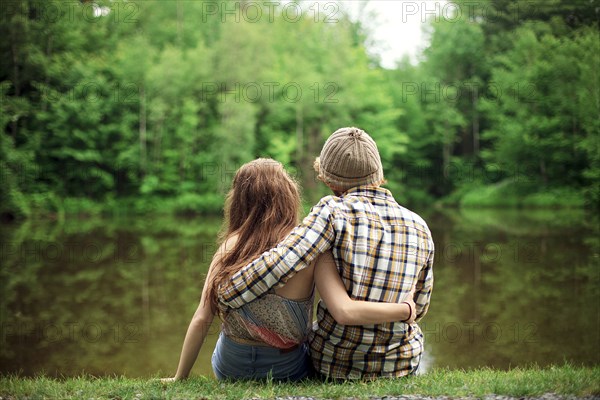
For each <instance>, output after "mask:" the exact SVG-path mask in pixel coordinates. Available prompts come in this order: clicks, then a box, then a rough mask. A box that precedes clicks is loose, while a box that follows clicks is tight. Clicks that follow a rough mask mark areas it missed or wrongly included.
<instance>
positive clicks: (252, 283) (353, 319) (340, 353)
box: [164, 128, 434, 381]
mask: <svg viewBox="0 0 600 400" xmlns="http://www.w3.org/2000/svg"><path fill="white" fill-rule="evenodd" d="M315 169H316V171H317V173H318V178H319V179H320V180H321V181H323V182H324V183H325V184H326V185H327V186H328V187H329V188H330V189H331V190H332V191H333V193H334V195H333V196H327V197H324V198H322V199H321V200H320V201H319V202H318V203H317V204H316V205H315V206H314V207H313V208H312V209H311V211H310V213H309V215H308V216H307V217H306V218H305V219H304V220H303V221H302V223H301V224H300V225H297V223H298V220H297V219H298V214H299V211H300V193H299V189H298V186H297V184H296V183H295V182H294V180H293V179H292V178H290V176H289V175H288V174H287V173H286V171H285V170H284V168H283V166H282V165H281V164H280V163H278V162H276V161H274V160H268V159H258V160H255V161H252V162H250V163H248V164H245V165H244V166H242V167H241V168H240V169H239V170H238V171H237V173H236V175H235V178H234V180H233V187H232V189H231V191H230V192H229V194H228V196H227V202H226V206H225V230H224V237H223V241H222V244H221V246H220V247H219V249H218V250H217V252H216V254H215V256H214V258H213V260H212V263H211V265H210V269H209V272H208V275H207V279H206V282H205V284H204V290H203V293H202V299H201V301H200V305H199V306H198V309H197V311H196V313H195V314H194V317H193V319H192V321H191V323H190V326H189V328H188V331H187V334H186V336H185V340H184V343H183V349H182V351H181V357H180V360H179V367H178V368H177V373H176V375H175V377H174V378H168V379H164V381H172V380H179V379H184V378H186V377H187V376H188V374H189V373H190V370H191V369H192V366H193V364H194V362H195V360H196V358H197V356H198V352H199V350H200V347H201V346H202V343H203V342H204V339H205V337H206V335H207V332H208V330H209V327H210V325H211V323H212V320H213V317H214V315H215V314H219V316H220V318H221V320H222V321H223V329H222V332H221V334H220V337H219V340H218V342H217V345H216V348H215V350H214V353H213V356H212V366H213V370H214V373H215V375H216V377H217V378H218V379H263V378H272V379H275V380H292V381H295V380H301V379H303V378H306V377H311V376H312V377H321V378H325V379H327V378H329V379H333V380H338V379H342V380H343V379H370V378H375V377H400V376H404V375H409V374H413V373H414V372H415V371H416V370H417V367H418V366H419V361H420V360H421V354H422V352H423V334H422V332H421V330H420V328H419V326H418V325H417V323H416V322H417V321H419V319H420V318H421V317H423V315H424V314H425V313H426V311H427V308H428V307H429V300H430V295H431V289H432V284H433V270H432V267H433V251H434V248H433V241H432V239H431V233H430V232H429V229H428V227H427V224H426V223H425V222H424V221H423V219H421V218H420V217H419V216H418V215H417V214H415V213H413V212H411V211H409V210H407V209H406V208H404V207H401V206H400V205H398V203H396V201H395V200H394V198H393V197H392V194H391V193H390V192H389V191H388V190H386V189H384V188H382V187H380V184H382V183H384V178H383V168H382V165H381V159H380V156H379V152H378V150H377V145H376V144H375V142H374V141H373V139H372V138H371V137H370V136H369V135H368V134H367V133H366V132H364V131H362V130H360V129H357V128H343V129H340V130H338V131H336V132H335V133H333V134H332V135H331V137H330V138H329V139H328V140H327V142H326V143H325V145H324V147H323V149H322V151H321V154H320V157H319V158H317V159H316V161H315ZM315 284H316V287H317V290H318V291H319V295H320V298H321V300H320V301H319V303H318V305H317V319H316V321H315V322H314V325H313V323H312V316H313V312H312V309H313V303H314V301H313V298H314V286H315Z"/></svg>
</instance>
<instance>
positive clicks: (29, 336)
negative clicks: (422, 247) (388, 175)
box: [0, 210, 600, 377]
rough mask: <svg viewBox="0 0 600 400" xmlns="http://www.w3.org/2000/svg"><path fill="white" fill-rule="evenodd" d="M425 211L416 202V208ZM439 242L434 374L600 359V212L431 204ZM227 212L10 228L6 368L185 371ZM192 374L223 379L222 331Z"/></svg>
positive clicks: (2, 304)
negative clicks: (186, 345) (214, 367)
mask: <svg viewBox="0 0 600 400" xmlns="http://www.w3.org/2000/svg"><path fill="white" fill-rule="evenodd" d="M417 211H418V210H417ZM421 214H422V215H423V216H424V217H425V219H426V220H427V222H428V223H429V226H430V228H431V230H432V233H433V236H434V241H435V244H436V261H435V267H434V271H435V274H434V275H435V284H434V293H433V296H432V302H431V307H430V311H429V313H428V315H427V316H426V317H425V318H424V319H423V321H422V322H421V326H422V329H423V331H424V332H425V335H426V345H425V347H426V353H425V356H424V359H423V362H422V366H423V368H424V370H430V369H432V368H438V367H449V368H465V369H469V368H475V367H481V366H488V367H495V368H500V369H506V368H510V367H516V366H526V365H533V364H537V365H540V366H545V365H549V364H562V363H564V362H571V363H573V364H576V365H597V364H599V363H600V255H599V253H600V244H599V237H600V236H599V234H600V232H599V231H598V216H597V215H589V214H588V215H586V214H585V213H584V212H583V211H553V210H546V211H535V212H533V211H516V210H511V211H490V210H478V211H465V210H462V211H461V210H446V211H436V212H429V213H427V212H422V213H421ZM219 225H220V220H219V219H215V218H203V217H193V218H185V219H176V218H170V217H169V218H167V217H158V216H149V217H140V218H136V219H125V220H124V219H100V218H92V219H70V220H67V221H64V222H56V221H27V222H25V223H24V224H21V225H15V224H12V225H4V226H2V227H1V228H0V235H1V236H0V238H1V240H2V241H1V244H2V247H1V254H0V256H1V257H0V260H1V263H2V265H1V267H0V291H1V292H0V294H1V298H0V327H1V336H0V340H1V343H0V373H4V374H5V373H19V374H21V375H34V374H39V373H46V374H48V375H54V376H72V375H79V374H82V373H87V374H92V375H114V374H124V375H126V376H129V377H153V376H171V375H172V374H174V372H175V369H176V366H177V361H178V358H179V352H180V349H181V344H182V342H183V337H184V335H185V331H186V328H187V324H188V323H189V320H190V318H191V316H192V315H193V313H194V310H195V309H196V306H197V303H198V300H199V298H200V292H201V288H202V284H203V281H204V276H205V273H206V271H207V268H208V265H209V263H210V260H211V257H212V254H213V252H214V250H215V247H216V246H215V237H216V234H217V232H218V230H219ZM211 331H212V333H211V336H210V337H209V338H208V339H207V341H206V343H205V344H204V346H203V348H202V352H201V354H200V356H199V359H198V361H197V363H196V366H195V367H194V370H193V374H204V375H212V371H211V368H210V356H211V353H212V350H213V348H214V344H215V341H216V338H217V334H218V331H219V324H218V323H215V324H214V325H213V327H212V330H211Z"/></svg>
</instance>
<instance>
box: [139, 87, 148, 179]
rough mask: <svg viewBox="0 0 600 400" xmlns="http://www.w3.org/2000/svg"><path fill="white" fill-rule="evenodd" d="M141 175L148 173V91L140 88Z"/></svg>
mask: <svg viewBox="0 0 600 400" xmlns="http://www.w3.org/2000/svg"><path fill="white" fill-rule="evenodd" d="M139 128H140V129H139V130H140V175H141V176H142V177H143V176H144V174H145V173H146V90H145V88H144V84H143V83H142V84H141V86H140V126H139Z"/></svg>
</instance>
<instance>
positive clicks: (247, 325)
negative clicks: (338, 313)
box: [223, 292, 314, 349]
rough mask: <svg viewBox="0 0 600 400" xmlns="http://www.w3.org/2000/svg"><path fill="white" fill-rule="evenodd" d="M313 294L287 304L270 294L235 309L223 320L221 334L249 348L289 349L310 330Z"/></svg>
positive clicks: (289, 301) (287, 301) (301, 340)
mask: <svg viewBox="0 0 600 400" xmlns="http://www.w3.org/2000/svg"><path fill="white" fill-rule="evenodd" d="M313 303H314V293H313V294H312V295H311V296H310V297H309V298H307V299H304V300H290V299H286V298H285V297H281V296H279V295H277V294H275V293H273V292H271V293H267V294H266V295H264V296H263V297H261V298H258V299H256V300H254V301H252V302H251V303H248V304H245V305H243V306H242V307H240V308H237V309H229V311H228V312H227V314H226V315H225V317H224V319H223V333H224V334H225V335H227V336H228V337H230V338H232V339H233V340H236V339H237V340H238V341H239V342H242V343H247V344H252V345H261V344H263V345H268V346H271V347H276V348H278V349H289V348H291V347H294V346H296V345H298V344H300V343H302V342H304V341H306V339H307V337H308V334H309V332H310V330H311V327H312V314H313Z"/></svg>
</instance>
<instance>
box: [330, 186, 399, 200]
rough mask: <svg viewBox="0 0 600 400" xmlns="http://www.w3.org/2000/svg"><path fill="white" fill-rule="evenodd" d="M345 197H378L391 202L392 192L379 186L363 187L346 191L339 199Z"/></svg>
mask: <svg viewBox="0 0 600 400" xmlns="http://www.w3.org/2000/svg"><path fill="white" fill-rule="evenodd" d="M346 196H363V197H378V198H380V199H384V200H390V199H391V200H393V199H394V197H393V196H392V192H390V191H389V190H387V189H385V188H382V187H381V186H372V185H364V186H357V187H353V188H351V189H348V190H347V191H346V192H345V193H344V194H343V195H342V196H341V197H346Z"/></svg>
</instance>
